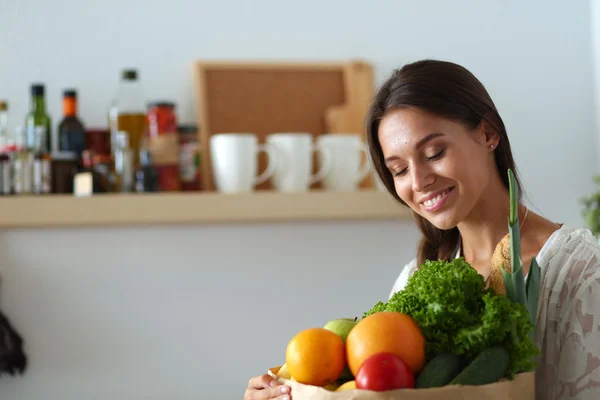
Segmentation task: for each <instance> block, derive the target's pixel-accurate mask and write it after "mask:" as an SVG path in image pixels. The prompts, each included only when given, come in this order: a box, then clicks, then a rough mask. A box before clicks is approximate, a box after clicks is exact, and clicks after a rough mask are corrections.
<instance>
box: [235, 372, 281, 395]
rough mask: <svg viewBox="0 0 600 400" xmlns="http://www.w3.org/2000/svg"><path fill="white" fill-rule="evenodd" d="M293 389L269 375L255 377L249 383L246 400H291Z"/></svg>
mask: <svg viewBox="0 0 600 400" xmlns="http://www.w3.org/2000/svg"><path fill="white" fill-rule="evenodd" d="M290 391H291V388H290V387H289V386H285V385H282V384H281V383H279V382H278V381H277V380H276V379H273V377H271V376H270V375H268V374H264V375H260V376H255V377H253V378H251V379H250V381H249V382H248V388H247V389H246V392H245V393H244V400H291V396H290Z"/></svg>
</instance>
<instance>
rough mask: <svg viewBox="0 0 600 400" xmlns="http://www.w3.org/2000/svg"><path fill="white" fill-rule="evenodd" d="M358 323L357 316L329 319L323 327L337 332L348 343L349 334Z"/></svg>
mask: <svg viewBox="0 0 600 400" xmlns="http://www.w3.org/2000/svg"><path fill="white" fill-rule="evenodd" d="M357 323H358V322H357V318H338V319H334V320H331V321H329V322H328V323H326V324H325V326H324V327H323V328H325V329H327V330H329V331H332V332H334V333H336V334H337V335H338V336H339V337H341V338H342V340H343V341H344V344H346V338H347V337H348V334H349V333H350V331H351V330H352V328H354V326H356V324H357Z"/></svg>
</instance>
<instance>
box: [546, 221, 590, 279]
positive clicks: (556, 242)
mask: <svg viewBox="0 0 600 400" xmlns="http://www.w3.org/2000/svg"><path fill="white" fill-rule="evenodd" d="M537 261H538V264H539V265H540V268H541V269H542V274H543V276H544V277H543V280H544V281H545V282H546V286H547V287H549V288H550V287H552V288H553V289H554V290H556V291H559V290H564V289H565V286H566V287H568V288H570V289H571V290H574V289H576V288H583V287H586V286H588V285H589V284H590V283H594V284H597V279H598V277H600V245H599V244H598V240H597V239H596V238H595V237H594V235H592V233H591V231H590V230H589V229H584V228H573V227H569V226H564V225H563V226H562V227H561V228H560V229H558V230H557V231H556V232H554V234H553V235H552V236H551V237H550V239H549V240H548V241H547V242H546V244H545V245H544V247H543V248H542V251H541V252H540V255H539V257H538V260H537ZM561 287H562V289H561Z"/></svg>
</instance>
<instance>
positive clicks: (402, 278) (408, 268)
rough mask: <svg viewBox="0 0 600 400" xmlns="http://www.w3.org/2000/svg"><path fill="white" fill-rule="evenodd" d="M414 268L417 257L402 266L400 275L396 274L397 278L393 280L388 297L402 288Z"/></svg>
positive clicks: (415, 268) (415, 267)
mask: <svg viewBox="0 0 600 400" xmlns="http://www.w3.org/2000/svg"><path fill="white" fill-rule="evenodd" d="M416 270H417V259H416V258H413V259H412V260H411V261H410V262H409V263H408V264H406V265H405V266H404V268H402V272H400V275H399V276H398V278H396V281H395V282H394V286H392V291H391V292H390V296H389V297H392V295H393V294H394V293H396V292H397V291H399V290H402V289H404V288H405V287H406V284H407V282H408V278H410V276H411V275H412V274H413V272H415V271H416Z"/></svg>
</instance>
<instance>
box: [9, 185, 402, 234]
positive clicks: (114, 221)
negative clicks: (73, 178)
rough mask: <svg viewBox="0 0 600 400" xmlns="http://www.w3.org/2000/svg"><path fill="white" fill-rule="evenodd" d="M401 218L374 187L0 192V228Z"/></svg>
mask: <svg viewBox="0 0 600 400" xmlns="http://www.w3.org/2000/svg"><path fill="white" fill-rule="evenodd" d="M407 218H411V217H410V213H409V212H408V211H407V210H406V209H405V208H404V207H403V206H402V205H400V204H398V203H396V202H395V201H394V200H393V199H392V198H391V196H390V195H389V194H387V193H383V192H378V191H376V190H362V191H358V192H346V193H343V192H327V191H311V192H308V193H293V194H286V193H277V192H273V191H266V190H265V191H256V192H253V193H244V194H234V195H225V194H219V193H215V192H197V193H185V192H183V193H172V194H171V193H154V194H101V195H94V196H91V197H75V196H69V195H64V196H63V195H50V196H43V197H42V196H18V197H17V196H14V197H4V198H0V228H29V227H46V228H52V227H69V226H79V227H92V226H111V225H112V226H123V225H140V224H196V223H222V222H286V221H309V220H316V221H318V220H365V219H379V220H385V219H407Z"/></svg>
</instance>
